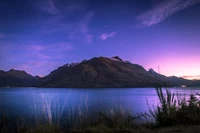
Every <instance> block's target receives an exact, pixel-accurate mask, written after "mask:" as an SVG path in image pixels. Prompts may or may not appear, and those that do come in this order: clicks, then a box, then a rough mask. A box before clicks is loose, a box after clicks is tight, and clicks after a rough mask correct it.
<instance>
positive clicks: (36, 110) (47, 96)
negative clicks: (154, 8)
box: [0, 88, 200, 119]
mask: <svg viewBox="0 0 200 133" xmlns="http://www.w3.org/2000/svg"><path fill="white" fill-rule="evenodd" d="M171 90H172V91H173V92H178V93H181V94H184V95H190V94H195V93H200V88H171ZM147 101H148V103H149V105H150V106H151V105H157V103H158V99H157V95H156V91H155V88H121V89H119V88H118V89H108V88H106V89H70V88H66V89H64V88H62V89H61V88H0V113H1V114H2V113H3V114H4V115H7V116H10V117H12V118H16V119H18V118H24V117H30V116H31V117H35V116H39V115H40V114H42V113H43V112H45V111H48V110H50V111H51V113H54V114H58V116H61V115H63V117H65V116H64V114H66V113H68V112H76V111H77V112H79V113H80V112H82V113H83V112H84V111H91V110H93V111H94V110H96V111H98V110H100V109H105V110H108V111H111V110H114V109H120V110H123V109H124V110H129V111H130V112H132V113H134V114H137V113H144V112H148V105H147Z"/></svg>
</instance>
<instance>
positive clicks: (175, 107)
mask: <svg viewBox="0 0 200 133" xmlns="http://www.w3.org/2000/svg"><path fill="white" fill-rule="evenodd" d="M156 93H157V96H158V99H159V105H157V106H153V108H151V107H150V106H149V105H148V106H149V113H150V115H151V116H152V117H153V118H154V120H155V122H156V124H157V125H158V126H161V127H162V126H177V125H198V124H200V99H199V96H200V95H199V94H192V95H190V96H189V99H188V100H186V99H187V98H186V96H181V95H180V94H178V93H174V92H173V93H172V92H171V91H170V90H169V89H165V94H164V91H163V90H162V88H161V87H157V88H156Z"/></svg>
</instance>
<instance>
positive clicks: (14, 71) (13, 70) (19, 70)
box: [8, 68, 26, 73]
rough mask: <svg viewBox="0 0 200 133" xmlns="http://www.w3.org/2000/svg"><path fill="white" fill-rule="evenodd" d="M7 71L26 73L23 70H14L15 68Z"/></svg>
mask: <svg viewBox="0 0 200 133" xmlns="http://www.w3.org/2000/svg"><path fill="white" fill-rule="evenodd" d="M8 72H23V73H26V72H25V71H24V70H15V69H13V68H12V69H10V70H9V71H8Z"/></svg>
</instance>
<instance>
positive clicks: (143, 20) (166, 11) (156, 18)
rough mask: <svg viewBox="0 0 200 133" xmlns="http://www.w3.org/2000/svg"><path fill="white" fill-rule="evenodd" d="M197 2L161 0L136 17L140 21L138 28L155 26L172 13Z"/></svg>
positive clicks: (197, 1)
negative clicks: (161, 0)
mask: <svg viewBox="0 0 200 133" xmlns="http://www.w3.org/2000/svg"><path fill="white" fill-rule="evenodd" d="M199 2H200V0H163V2H161V3H159V4H157V5H155V7H154V8H152V9H150V10H149V11H147V12H144V13H143V14H141V15H139V16H138V17H137V19H138V20H139V21H140V25H139V26H141V27H147V26H152V25H155V24H157V23H159V22H161V21H163V20H165V19H166V18H168V17H170V16H171V15H173V14H174V13H176V12H178V11H180V10H182V9H185V8H188V7H190V6H192V5H194V4H196V3H199Z"/></svg>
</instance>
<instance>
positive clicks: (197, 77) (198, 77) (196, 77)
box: [182, 75, 200, 80]
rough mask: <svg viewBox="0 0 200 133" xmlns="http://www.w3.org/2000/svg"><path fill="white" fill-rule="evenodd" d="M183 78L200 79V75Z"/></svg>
mask: <svg viewBox="0 0 200 133" xmlns="http://www.w3.org/2000/svg"><path fill="white" fill-rule="evenodd" d="M182 78H184V79H189V80H200V75H197V76H183V77H182Z"/></svg>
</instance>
